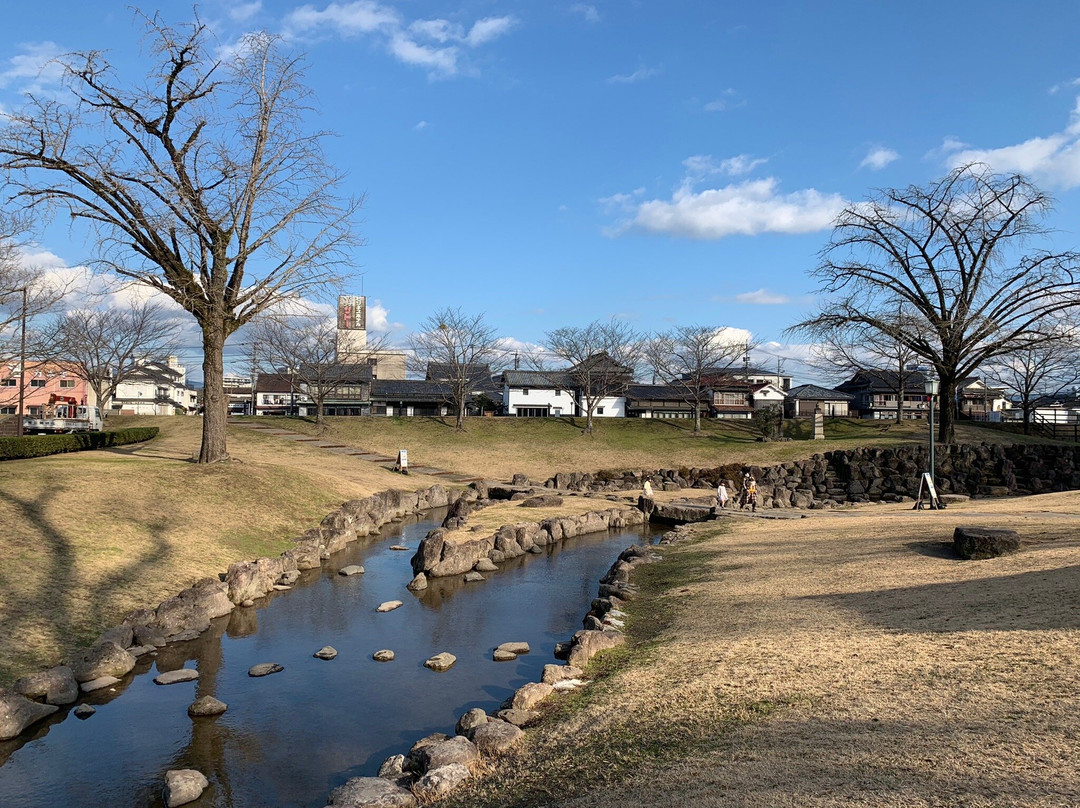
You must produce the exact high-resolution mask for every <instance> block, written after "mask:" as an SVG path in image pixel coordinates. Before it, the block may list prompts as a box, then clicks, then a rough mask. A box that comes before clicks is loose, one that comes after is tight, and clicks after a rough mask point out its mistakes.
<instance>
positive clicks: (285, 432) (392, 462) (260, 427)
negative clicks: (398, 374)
mask: <svg viewBox="0 0 1080 808" xmlns="http://www.w3.org/2000/svg"><path fill="white" fill-rule="evenodd" d="M229 423H230V424H231V425H233V426H242V427H246V428H247V429H251V430H255V431H258V432H260V433H261V434H263V435H272V436H273V437H275V438H281V439H282V440H291V441H294V442H296V443H306V444H308V445H309V446H313V447H315V448H316V449H324V450H326V451H328V452H333V453H334V454H341V455H348V456H350V457H355V458H357V459H359V460H364V461H366V462H369V463H374V464H375V465H377V466H382V467H383V468H384V469H387V470H391V471H392V470H393V469H394V466H396V465H397V458H395V457H387V456H386V455H383V454H380V453H379V452H369V451H367V450H365V449H358V448H356V447H353V446H346V445H345V444H344V443H334V442H333V441H330V440H324V439H323V438H313V437H312V436H311V435H303V434H301V433H299V432H293V431H292V430H289V429H282V428H281V427H278V426H273V425H271V424H260V423H257V422H252V421H246V420H244V421H241V420H233V419H230V420H229ZM409 471H410V472H412V473H414V474H426V475H427V476H429V477H443V478H445V479H447V480H450V481H451V482H455V483H472V482H478V481H479V480H482V479H483V477H474V476H470V475H468V474H458V473H457V472H453V471H446V470H445V469H437V468H434V467H432V466H409Z"/></svg>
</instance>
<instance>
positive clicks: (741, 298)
mask: <svg viewBox="0 0 1080 808" xmlns="http://www.w3.org/2000/svg"><path fill="white" fill-rule="evenodd" d="M735 300H737V301H738V302H739V303H751V304H753V305H756V306H779V305H782V304H784V303H790V302H791V298H790V297H788V296H787V295H782V294H780V293H778V292H770V291H769V290H768V289H757V290H755V291H753V292H743V293H742V294H739V295H735Z"/></svg>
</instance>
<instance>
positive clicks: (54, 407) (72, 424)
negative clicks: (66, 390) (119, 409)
mask: <svg viewBox="0 0 1080 808" xmlns="http://www.w3.org/2000/svg"><path fill="white" fill-rule="evenodd" d="M100 430H101V410H100V409H98V408H97V407H87V406H85V405H81V404H79V403H78V402H76V400H75V399H74V398H70V397H68V396H58V395H55V394H54V395H51V396H49V403H48V404H46V405H45V406H44V407H42V413H41V416H40V417H35V416H33V415H27V416H24V417H23V433H24V434H27V435H50V434H51V435H57V434H60V433H64V432H99V431H100Z"/></svg>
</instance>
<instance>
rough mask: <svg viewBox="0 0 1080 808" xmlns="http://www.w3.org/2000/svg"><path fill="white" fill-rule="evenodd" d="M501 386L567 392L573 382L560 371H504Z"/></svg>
mask: <svg viewBox="0 0 1080 808" xmlns="http://www.w3.org/2000/svg"><path fill="white" fill-rule="evenodd" d="M502 381H503V384H505V385H507V386H508V387H536V388H550V389H552V390H568V389H570V388H571V387H573V381H572V380H571V379H570V377H569V376H568V375H567V374H566V373H565V372H564V371H561V370H551V371H545V370H504V371H503V373H502Z"/></svg>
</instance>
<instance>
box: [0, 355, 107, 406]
mask: <svg viewBox="0 0 1080 808" xmlns="http://www.w3.org/2000/svg"><path fill="white" fill-rule="evenodd" d="M26 371H27V373H26V387H25V388H24V393H23V397H24V401H25V407H26V412H25V414H26V415H34V416H39V417H40V416H41V414H42V409H43V408H44V407H45V405H47V404H49V403H50V402H57V401H64V402H67V403H75V404H86V405H90V406H95V405H96V404H97V402H96V401H94V400H93V398H94V392H93V390H91V389H90V386H89V385H88V384H87V383H86V381H85V380H84V379H81V378H79V376H78V374H77V373H76V372H75V367H74V365H71V364H69V363H67V362H36V361H30V362H27V363H26ZM71 399H74V402H72V401H71ZM18 406H19V363H18V362H6V363H4V364H0V415H15V414H16V411H17V410H18Z"/></svg>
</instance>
